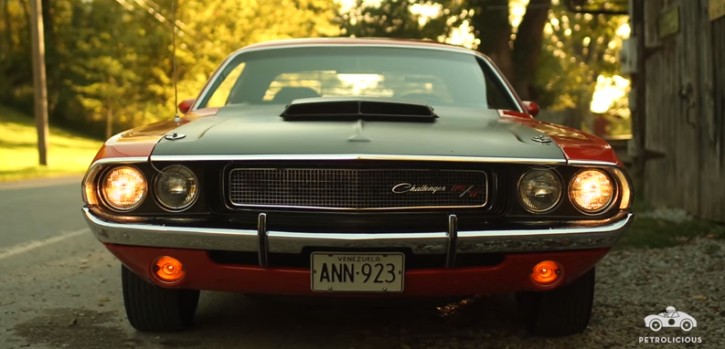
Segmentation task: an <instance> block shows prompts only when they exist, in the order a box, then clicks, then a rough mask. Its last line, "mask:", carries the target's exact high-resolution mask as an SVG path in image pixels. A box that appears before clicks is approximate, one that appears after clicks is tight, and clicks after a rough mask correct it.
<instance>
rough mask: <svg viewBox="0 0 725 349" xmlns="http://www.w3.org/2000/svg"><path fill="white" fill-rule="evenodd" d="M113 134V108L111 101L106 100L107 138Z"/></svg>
mask: <svg viewBox="0 0 725 349" xmlns="http://www.w3.org/2000/svg"><path fill="white" fill-rule="evenodd" d="M111 136H113V109H112V108H111V101H110V100H106V139H109V138H111Z"/></svg>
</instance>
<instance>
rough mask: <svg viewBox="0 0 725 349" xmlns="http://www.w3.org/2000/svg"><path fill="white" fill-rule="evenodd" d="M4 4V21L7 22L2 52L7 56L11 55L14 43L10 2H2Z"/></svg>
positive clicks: (1, 45) (6, 0)
mask: <svg viewBox="0 0 725 349" xmlns="http://www.w3.org/2000/svg"><path fill="white" fill-rule="evenodd" d="M1 1H2V3H3V6H2V8H3V21H5V37H4V38H3V41H2V42H1V43H0V52H5V53H6V54H8V55H10V51H11V50H12V43H13V27H12V23H11V22H10V6H9V5H8V1H9V0H1ZM2 56H4V54H0V57H2Z"/></svg>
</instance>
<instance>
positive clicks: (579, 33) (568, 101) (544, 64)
mask: <svg viewBox="0 0 725 349" xmlns="http://www.w3.org/2000/svg"><path fill="white" fill-rule="evenodd" d="M627 21H628V17H627V16H607V15H601V14H600V15H592V14H576V13H571V12H569V11H568V10H567V8H566V6H564V4H560V3H558V2H555V5H554V6H553V7H552V10H551V11H550V13H549V19H548V23H547V25H546V26H545V27H544V34H545V35H544V44H543V46H542V50H543V51H542V55H541V60H540V61H539V69H538V74H537V78H536V87H537V89H538V90H539V91H541V93H540V95H539V98H538V101H539V102H540V105H541V106H542V107H546V108H551V109H554V110H561V109H565V108H582V109H583V108H587V109H588V108H589V104H590V103H591V100H592V95H593V93H594V89H595V87H596V83H597V77H598V76H599V75H604V76H612V75H614V74H616V73H617V72H618V71H619V60H618V59H617V55H618V52H619V50H620V49H621V47H622V40H621V38H620V37H618V36H617V35H616V31H617V29H618V28H619V27H620V26H622V25H623V24H626V23H627Z"/></svg>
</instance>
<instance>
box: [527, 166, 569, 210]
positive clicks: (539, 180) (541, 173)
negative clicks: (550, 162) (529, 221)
mask: <svg viewBox="0 0 725 349" xmlns="http://www.w3.org/2000/svg"><path fill="white" fill-rule="evenodd" d="M561 187H562V184H561V181H560V180H559V177H558V176H557V175H556V173H554V172H553V171H549V170H533V171H529V172H527V173H525V174H524V175H523V176H522V177H521V179H520V180H519V200H520V201H521V204H522V205H524V208H526V209H527V210H529V211H530V212H533V213H544V212H547V211H550V210H551V209H553V208H554V207H555V206H556V205H557V204H558V203H559V200H560V199H561V192H562V189H561Z"/></svg>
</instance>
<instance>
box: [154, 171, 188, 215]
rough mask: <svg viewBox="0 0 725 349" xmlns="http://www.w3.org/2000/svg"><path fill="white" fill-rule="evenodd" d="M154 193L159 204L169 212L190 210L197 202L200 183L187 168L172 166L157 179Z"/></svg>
mask: <svg viewBox="0 0 725 349" xmlns="http://www.w3.org/2000/svg"><path fill="white" fill-rule="evenodd" d="M154 192H155V193H156V198H157V199H158V200H159V203H161V205H163V206H164V207H166V208H167V209H169V210H173V211H180V210H184V209H187V208H189V207H190V206H191V205H193V204H194V202H195V201H196V198H197V195H198V193H199V183H198V182H197V180H196V176H195V175H194V172H192V171H191V170H190V169H189V168H187V167H186V166H181V165H172V166H168V167H166V168H164V169H163V170H162V171H161V173H160V174H159V175H158V176H157V177H156V181H155V183H154Z"/></svg>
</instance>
